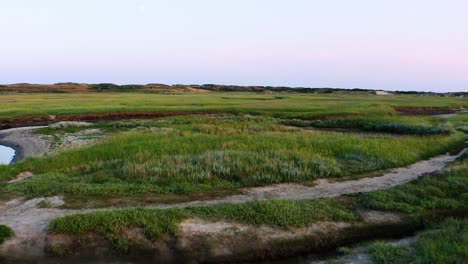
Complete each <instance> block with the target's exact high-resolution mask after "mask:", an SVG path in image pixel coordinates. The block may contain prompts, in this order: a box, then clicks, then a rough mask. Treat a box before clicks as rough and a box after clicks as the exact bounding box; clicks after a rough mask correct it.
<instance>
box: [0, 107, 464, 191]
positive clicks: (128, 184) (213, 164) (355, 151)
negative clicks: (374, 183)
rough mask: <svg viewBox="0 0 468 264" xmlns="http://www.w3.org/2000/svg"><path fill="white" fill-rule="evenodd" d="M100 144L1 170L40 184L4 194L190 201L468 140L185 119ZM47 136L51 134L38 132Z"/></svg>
mask: <svg viewBox="0 0 468 264" xmlns="http://www.w3.org/2000/svg"><path fill="white" fill-rule="evenodd" d="M96 127H98V128H100V129H101V130H102V131H106V132H107V133H111V134H112V133H117V131H126V132H125V133H120V134H117V135H115V136H111V137H109V138H108V139H107V140H104V141H103V142H102V143H100V144H97V145H94V146H90V147H86V148H82V149H76V150H70V151H65V152H61V153H60V155H56V156H50V157H46V158H39V159H38V158H36V159H29V160H27V161H25V162H22V163H18V164H14V165H11V166H5V167H1V168H0V178H2V179H5V180H6V179H10V178H11V177H14V176H15V175H17V174H18V173H20V172H22V171H32V172H33V173H34V174H35V175H37V176H36V177H34V178H32V179H29V180H28V181H24V182H18V183H15V184H11V185H8V186H7V187H6V188H5V190H6V191H10V192H20V193H23V194H27V195H30V196H51V195H60V194H66V195H96V196H102V195H120V194H137V193H140V194H141V193H159V194H170V193H176V194H186V193H193V192H202V191H217V190H235V189H238V188H241V187H252V186H262V185H268V184H275V183H284V182H307V181H311V180H315V179H318V178H330V177H342V176H351V175H357V174H362V173H367V172H370V171H375V170H382V169H388V168H393V167H401V166H405V165H408V164H410V163H413V162H415V161H417V160H420V159H426V158H429V157H431V156H434V155H437V154H441V153H444V152H446V151H448V150H451V149H453V148H454V147H455V146H458V145H459V144H460V143H461V142H463V141H464V140H466V136H465V135H463V134H462V133H457V134H454V135H452V136H431V137H416V136H405V137H399V138H395V137H392V136H379V137H365V138H364V137H363V136H362V135H353V134H342V133H327V132H311V133H305V132H303V131H301V130H298V129H292V128H288V127H284V126H282V125H280V124H279V123H278V120H276V119H274V118H267V117H255V116H250V115H243V116H233V115H227V116H225V115H223V116H185V117H171V118H165V119H159V120H142V121H118V122H110V123H100V124H97V125H96ZM42 132H43V133H51V132H52V133H57V132H55V131H54V130H50V129H46V130H42Z"/></svg>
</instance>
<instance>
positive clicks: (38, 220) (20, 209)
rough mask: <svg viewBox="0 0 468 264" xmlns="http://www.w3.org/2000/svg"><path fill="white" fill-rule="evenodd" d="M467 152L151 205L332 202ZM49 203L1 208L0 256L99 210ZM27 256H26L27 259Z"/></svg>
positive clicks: (21, 250) (39, 251)
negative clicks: (5, 233) (361, 174)
mask: <svg viewBox="0 0 468 264" xmlns="http://www.w3.org/2000/svg"><path fill="white" fill-rule="evenodd" d="M467 151H468V149H467V148H465V149H464V150H463V151H461V152H460V153H459V154H458V155H453V156H451V155H448V154H445V155H441V156H437V157H434V158H431V159H429V160H424V161H419V162H417V163H415V164H413V165H411V166H409V167H406V168H399V169H395V170H393V171H392V172H389V173H387V174H385V175H383V176H381V177H374V178H364V179H359V180H352V181H346V182H336V183H329V182H328V181H327V180H319V181H318V184H317V185H316V186H314V187H307V186H303V185H299V184H278V185H272V186H266V187H259V188H248V189H244V190H243V191H244V194H241V195H233V196H228V197H224V198H220V199H215V200H209V201H194V202H188V203H180V204H171V205H164V204H158V205H152V206H149V207H150V208H170V207H187V206H206V205H212V204H220V203H244V202H248V201H259V200H273V199H296V200H299V199H311V198H330V197H337V196H340V195H344V194H351V193H358V192H370V191H375V190H380V189H386V188H391V187H394V186H397V185H401V184H404V183H407V182H409V181H412V180H415V179H417V178H419V177H422V176H424V175H427V174H430V173H433V172H436V171H439V170H442V169H443V168H444V167H445V166H446V165H447V163H449V162H452V161H454V160H455V159H457V158H458V157H460V156H461V155H463V154H464V153H465V152H467ZM43 203H46V204H48V205H49V206H52V207H58V206H60V205H61V204H62V203H63V201H61V199H60V197H50V198H37V199H33V200H28V201H21V200H12V201H10V202H8V203H5V204H3V205H2V204H0V224H6V225H8V226H10V227H11V228H12V229H13V231H14V232H15V234H16V236H15V237H14V238H12V239H9V240H8V241H6V242H5V243H4V244H3V245H2V246H1V248H0V256H2V255H4V254H6V252H8V255H12V254H13V255H14V254H22V255H24V256H31V257H34V256H41V255H43V254H44V247H45V245H46V244H47V241H46V240H47V226H48V223H49V222H50V220H52V219H54V218H57V217H61V216H65V215H70V214H77V213H87V212H92V211H97V210H112V209H115V208H108V209H87V210H61V209H57V208H38V207H40V205H41V204H43ZM25 254H26V255H25Z"/></svg>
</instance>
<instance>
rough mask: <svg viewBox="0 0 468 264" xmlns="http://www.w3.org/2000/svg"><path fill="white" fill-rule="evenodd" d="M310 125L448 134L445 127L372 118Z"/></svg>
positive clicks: (411, 133) (327, 121) (371, 130)
mask: <svg viewBox="0 0 468 264" xmlns="http://www.w3.org/2000/svg"><path fill="white" fill-rule="evenodd" d="M310 126H313V127H317V128H342V129H357V130H362V131H368V132H381V133H393V134H403V135H404V134H408V135H420V136H426V135H449V134H450V130H449V129H446V128H440V127H431V126H420V125H411V124H404V123H398V122H392V121H385V120H382V119H372V118H345V119H328V120H318V121H313V122H310Z"/></svg>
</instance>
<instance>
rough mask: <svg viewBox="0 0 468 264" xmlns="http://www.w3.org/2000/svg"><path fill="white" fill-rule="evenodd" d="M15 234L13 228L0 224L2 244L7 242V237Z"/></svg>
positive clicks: (0, 241)
mask: <svg viewBox="0 0 468 264" xmlns="http://www.w3.org/2000/svg"><path fill="white" fill-rule="evenodd" d="M13 235H14V233H13V230H11V229H10V228H9V227H8V226H6V225H0V245H1V244H3V242H5V239H7V238H10V237H12V236H13Z"/></svg>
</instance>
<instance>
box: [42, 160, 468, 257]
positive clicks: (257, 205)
mask: <svg viewBox="0 0 468 264" xmlns="http://www.w3.org/2000/svg"><path fill="white" fill-rule="evenodd" d="M467 169H468V160H465V161H460V162H459V164H458V165H457V166H456V167H454V168H453V169H452V170H451V171H449V172H444V173H440V174H438V175H434V176H427V177H426V178H422V179H419V180H417V181H415V182H413V183H409V184H406V185H403V186H399V187H394V188H391V189H389V190H386V191H377V192H371V193H367V194H357V195H351V196H348V197H344V198H333V199H310V200H300V201H290V200H273V201H262V202H259V201H253V202H248V203H244V204H219V205H209V206H205V207H188V208H184V209H122V210H114V211H101V212H94V213H89V214H79V215H70V216H65V217H62V218H57V219H54V220H53V221H52V222H51V225H50V228H51V231H52V232H55V233H65V234H71V235H77V236H80V235H83V234H85V233H86V232H96V233H98V234H101V235H103V236H105V237H107V238H108V239H109V240H111V241H113V242H114V243H119V241H121V239H126V238H125V236H124V234H123V231H124V230H126V229H128V228H141V229H142V230H143V232H144V233H145V234H146V236H147V237H148V238H150V239H156V238H158V237H159V236H160V235H162V234H173V235H175V236H177V224H178V223H180V222H182V221H183V220H185V219H189V218H201V219H205V220H208V221H213V222H216V221H227V222H238V223H243V224H250V225H256V226H259V225H269V226H272V227H276V228H283V229H288V228H300V227H307V226H310V225H312V224H313V223H316V222H319V221H335V222H337V221H346V222H356V221H359V220H360V218H359V216H358V214H357V212H356V210H357V209H358V208H360V209H362V208H365V207H371V208H372V209H376V210H388V209H392V210H396V211H398V210H400V207H390V208H389V207H388V206H387V205H386V204H382V203H376V204H373V205H372V206H369V204H368V201H369V197H374V196H375V197H381V196H382V194H385V193H390V194H391V195H392V198H391V199H389V203H390V204H392V200H395V201H398V200H401V201H402V203H405V204H406V205H407V206H406V207H404V208H407V207H408V206H414V207H417V208H420V209H419V210H410V211H411V212H414V214H413V215H414V216H417V215H422V214H424V213H430V212H433V211H437V210H466V209H468V207H467V206H468V203H467V202H466V198H467V197H466V191H465V189H464V188H466V187H465V186H466V180H467V176H468V174H466V170H467ZM444 182H448V184H444ZM408 186H411V188H410V190H408V189H407V188H408ZM402 190H407V191H411V192H416V193H418V194H421V195H420V196H419V197H418V198H419V199H421V200H423V201H425V200H427V201H431V202H430V203H429V204H434V203H435V204H437V206H420V204H421V202H420V201H418V200H416V199H412V200H407V199H406V197H407V195H408V194H407V193H406V192H403V191H402ZM426 192H427V193H426ZM424 193H426V196H424ZM433 193H438V195H437V196H434V195H433ZM447 197H450V200H451V202H446V201H445V200H446V199H447ZM435 199H438V200H440V201H442V202H441V203H439V204H438V203H436V201H435ZM403 211H404V212H406V211H407V210H403ZM123 241H125V240H123ZM115 245H116V246H118V245H117V244H115ZM382 247H383V246H382ZM376 251H378V252H380V253H378V255H381V256H380V257H379V258H382V259H386V258H388V256H393V255H395V252H396V251H398V252H399V250H394V249H386V248H378V247H376Z"/></svg>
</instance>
